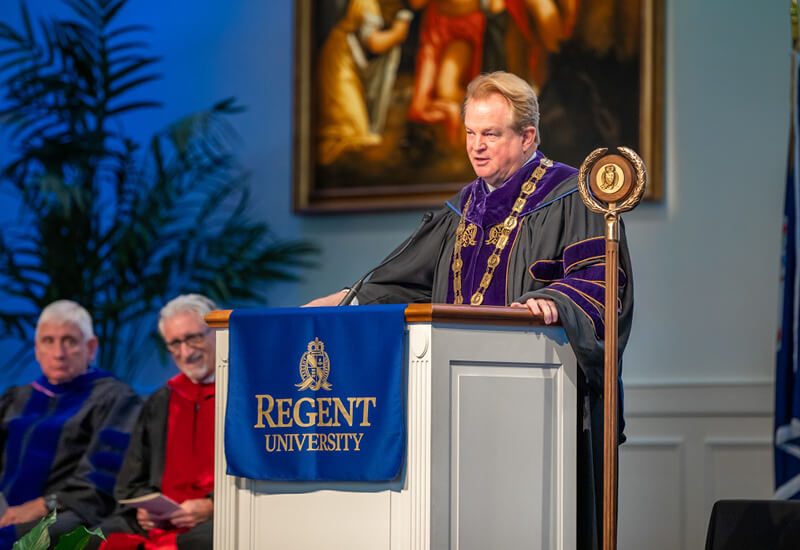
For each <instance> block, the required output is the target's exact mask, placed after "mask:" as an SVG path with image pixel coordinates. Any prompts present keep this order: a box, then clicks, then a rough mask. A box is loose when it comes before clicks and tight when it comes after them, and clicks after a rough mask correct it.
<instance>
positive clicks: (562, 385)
mask: <svg viewBox="0 0 800 550" xmlns="http://www.w3.org/2000/svg"><path fill="white" fill-rule="evenodd" d="M223 317H224V316H219V315H218V316H217V317H215V316H214V314H212V315H211V316H210V317H209V320H210V324H211V325H212V326H214V327H215V328H217V397H216V407H217V414H216V451H215V452H216V454H215V460H216V462H215V472H216V479H215V516H214V547H215V548H217V549H229V548H237V549H260V548H281V549H294V548H297V549H306V548H326V549H327V548H342V549H344V548H346V549H356V548H363V549H370V550H372V549H382V548H386V549H393V550H395V549H415V550H416V549H420V550H421V549H429V548H452V549H473V548H474V549H486V548H534V549H538V548H542V549H551V548H554V549H574V548H575V488H576V487H575V468H576V462H575V457H576V441H575V437H576V436H575V430H576V426H577V418H576V411H577V403H576V394H577V381H576V371H577V367H576V363H575V357H574V354H573V353H572V350H571V348H570V347H569V344H568V342H567V340H566V336H565V334H564V331H563V329H561V328H560V327H545V326H541V325H539V324H538V322H537V321H535V320H532V319H531V317H530V316H529V315H528V314H527V312H522V311H519V310H510V309H509V308H494V307H478V308H476V307H471V306H456V307H454V306H437V305H434V306H431V305H425V306H420V305H416V306H409V308H408V310H407V311H406V319H407V325H406V332H407V346H406V357H407V409H406V414H407V419H406V432H407V449H406V463H405V469H404V476H403V478H402V480H400V481H399V482H396V483H394V484H383V485H375V484H358V483H307V482H305V483H272V482H264V481H254V480H248V479H243V478H236V477H233V476H228V475H227V474H226V473H225V471H226V464H225V456H224V450H223V442H224V437H223V430H224V425H225V423H224V415H225V407H226V402H227V380H228V370H227V369H228V362H227V357H228V333H227V322H226V318H225V319H223ZM215 319H217V320H216V321H215ZM356 337H357V336H356Z"/></svg>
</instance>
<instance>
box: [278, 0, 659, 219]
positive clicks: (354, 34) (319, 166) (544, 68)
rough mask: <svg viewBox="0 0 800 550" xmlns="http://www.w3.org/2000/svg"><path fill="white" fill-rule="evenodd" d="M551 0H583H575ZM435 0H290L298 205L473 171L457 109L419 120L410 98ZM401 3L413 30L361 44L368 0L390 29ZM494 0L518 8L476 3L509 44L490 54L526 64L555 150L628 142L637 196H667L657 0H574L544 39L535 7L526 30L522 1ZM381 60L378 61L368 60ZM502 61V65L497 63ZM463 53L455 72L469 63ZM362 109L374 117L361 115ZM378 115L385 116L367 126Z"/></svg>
mask: <svg viewBox="0 0 800 550" xmlns="http://www.w3.org/2000/svg"><path fill="white" fill-rule="evenodd" d="M439 3H440V4H441V2H439ZM551 3H552V4H553V5H554V6H562V5H563V6H567V5H569V6H573V5H575V6H576V5H578V3H577V2H574V1H572V0H551ZM433 4H437V2H436V0H432V1H431V2H425V1H424V0H295V80H294V84H295V87H294V91H295V97H294V115H295V116H294V209H295V212H297V213H300V214H326V213H340V212H365V211H385V210H400V209H424V208H432V207H437V206H440V205H441V204H442V203H443V202H444V201H445V200H447V199H448V198H450V197H451V196H452V195H453V194H454V193H456V192H457V191H458V190H459V189H460V188H461V187H463V186H464V185H465V184H467V183H469V182H470V181H472V180H473V179H474V174H473V173H472V170H471V168H470V166H469V162H468V160H467V156H466V152H465V151H464V146H463V127H462V129H461V130H460V131H461V132H462V134H461V135H455V134H456V132H457V130H456V129H455V124H456V122H452V121H451V123H450V124H449V125H448V123H446V122H432V123H428V122H420V121H419V120H411V117H410V112H411V111H410V109H409V105H410V104H411V103H412V102H413V101H415V97H416V95H415V94H417V83H416V82H415V76H416V75H415V72H416V71H417V68H418V63H419V59H417V57H418V56H417V53H418V52H419V49H420V48H419V40H420V34H421V32H422V29H421V28H422V19H423V18H424V17H426V16H425V10H426V9H430V7H431V5H433ZM445 4H446V2H445ZM476 4H479V2H478V0H476ZM488 4H489V5H492V1H491V0H490V1H489V2H488ZM531 4H533V3H531ZM604 4H607V7H613V9H612V11H613V10H615V9H616V10H617V11H616V12H614V14H613V16H612V19H609V16H608V13H607V11H608V10H605V11H603V10H602V9H601V8H602V5H604ZM409 5H411V6H412V7H418V8H419V9H417V10H416V11H415V12H414V16H415V17H414V20H413V21H412V22H411V24H410V31H409V33H408V35H407V36H406V37H405V39H404V40H403V41H401V42H399V43H397V44H395V45H394V47H392V48H390V50H389V51H390V52H393V53H391V54H389V53H387V52H381V53H380V55H371V52H370V51H369V48H366V47H364V44H363V43H362V44H361V45H360V46H359V43H360V42H363V38H364V29H365V25H366V23H365V17H364V14H365V13H367V12H370V13H369V16H370V17H371V18H372V19H371V20H373V21H374V20H375V15H376V14H375V13H374V12H375V10H376V9H378V10H380V13H379V14H377V15H378V16H379V17H380V18H381V19H382V20H383V21H386V22H388V23H386V24H383V26H381V21H380V19H378V20H377V23H376V26H373V27H372V28H373V29H378V30H384V31H385V30H387V29H391V28H392V23H393V22H394V21H395V20H396V19H398V18H402V17H403V16H402V15H400V16H398V13H399V11H400V10H402V9H404V8H407V7H408V6H409ZM484 5H485V3H484ZM500 5H503V6H506V7H505V8H504V9H505V10H506V11H507V12H509V13H510V11H511V7H512V6H516V7H517V13H516V16H517V19H514V20H513V21H512V17H511V15H509V13H506V12H503V11H500V12H498V13H497V14H489V15H486V14H484V16H485V21H486V23H485V27H484V33H488V32H489V29H491V30H492V32H493V35H492V36H494V37H495V39H494V42H493V44H495V45H498V44H499V46H498V47H496V48H495V50H496V51H503V52H504V55H505V57H502V56H501V57H497V56H495V58H497V59H500V60H501V61H499V62H496V61H495V62H494V63H495V66H494V67H491V66H490V67H488V68H489V69H493V68H500V69H508V68H510V66H511V67H513V66H514V63H516V66H517V67H520V68H521V69H520V70H519V71H514V72H517V73H518V74H521V73H524V74H521V76H523V77H524V78H526V79H527V80H528V81H529V82H532V83H533V84H534V88H537V91H539V92H540V102H541V113H542V119H541V123H540V129H541V135H542V145H541V147H542V149H543V150H544V151H545V152H546V153H547V154H548V156H550V157H551V158H553V159H554V160H558V161H562V162H566V163H568V164H572V165H574V166H576V167H577V166H579V165H580V163H581V161H582V160H583V158H584V157H585V156H586V155H588V154H589V153H590V152H591V151H592V150H593V149H594V148H595V147H601V146H603V147H609V148H613V147H616V146H618V145H625V146H628V147H631V148H632V149H634V150H635V151H637V152H638V153H639V154H640V155H641V157H642V158H643V160H644V162H645V164H646V165H647V170H648V188H647V191H646V193H645V200H650V201H658V200H662V198H663V134H664V102H663V94H664V0H624V1H622V2H611V0H605V1H603V0H599V1H597V2H591V3H580V5H581V8H580V9H585V10H587V11H586V12H581V11H579V10H578V11H575V13H572V14H571V16H570V17H571V22H570V21H567V22H564V21H562V28H561V31H562V32H563V33H564V34H566V31H563V27H566V26H567V24H568V23H569V24H571V27H570V28H571V30H570V31H569V32H571V33H572V34H571V35H570V37H569V38H566V39H564V40H561V41H560V42H556V43H555V44H554V42H553V41H552V40H550V43H549V44H547V43H546V42H547V37H544V38H542V39H541V40H540V39H538V38H537V35H536V34H535V33H536V31H537V30H538V28H537V23H536V20H535V18H534V17H533V16H532V15H530V14H528V16H527V20H528V24H529V27H528V29H527V30H528V34H527V35H526V34H524V33H523V32H521V29H522V27H524V19H525V17H524V16H520V13H519V9H521V8H519V6H525V5H528V4H526V3H525V0H504V1H501V2H500ZM420 6H421V7H420ZM585 6H600V8H597V9H599V10H600V11H599V12H598V13H600V14H601V15H602V16H600V15H598V16H597V17H595V16H593V15H592V14H591V13H590V12H589V11H588V10H589V9H590V8H586V7H585ZM619 6H623V7H622V8H620V7H619ZM591 9H595V8H591ZM357 10H362V12H363V13H356V11H357ZM504 13H505V17H506V23H505V25H506V26H505V29H506V31H505V34H504V35H503V34H502V33H501V34H498V31H497V29H498V28H500V29H501V30H502V28H503V27H501V26H499V25H498V24H495V23H496V22H495V20H493V19H491V17H495V16H498V17H502V16H503V14H504ZM406 15H408V13H406ZM520 17H522V18H520ZM517 22H520V23H521V24H518V23H517ZM490 23H491V24H492V25H494V26H493V27H491V26H490ZM637 25H638V27H637ZM366 28H367V30H369V27H366ZM609 29H611V30H609ZM514 32H516V35H514ZM542 34H544V33H542ZM498 36H499V37H500V38H497V37H498ZM520 36H521V38H520ZM490 38H491V37H490V36H488V34H484V36H483V38H482V42H481V43H482V44H483V48H482V52H481V53H482V56H481V63H482V66H481V67H480V70H481V71H485V70H487V65H491V63H492V59H495V58H492V57H491V55H489V53H486V52H490V51H491V50H490V49H489V46H490V45H491V44H490ZM514 38H516V42H515V41H514V40H513V39H514ZM537 41H538V42H537ZM520 44H521V46H519V45H520ZM537 44H538V46H537ZM515 47H516V49H515ZM536 47H538V50H536ZM503 48H505V50H503ZM359 49H361V50H362V51H361V53H359ZM472 51H477V48H473V50H472ZM515 51H516V52H517V53H516V54H514V52H515ZM536 51H539V53H540V55H539V56H536V55H535V52H536ZM519 52H522V53H519ZM362 54H363V55H362ZM521 56H522V57H521ZM389 57H391V59H389V60H387V58H389ZM464 59H467V58H464ZM471 59H472V61H474V58H471ZM379 63H381V64H382V65H381V66H380V68H379V69H377V70H373V67H375V66H378V64H379ZM503 63H505V64H506V65H508V66H506V67H503V66H497V65H502V64H503ZM467 65H469V63H467V64H466V65H465V70H464V72H468V68H472V67H473V65H470V66H469V67H467ZM371 70H372V71H373V73H372V75H371V76H370V73H369V71H371ZM381 71H382V72H381ZM376 74H377V75H378V77H376V76H375V75H376ZM543 75H544V76H543ZM376 78H377V80H376ZM369 79H371V80H369ZM537 79H538V80H539V81H540V82H541V83H542V85H538V84H537V82H536V81H537ZM466 80H468V78H461V80H460V81H459V82H458V84H459V85H461V86H463V84H464V83H465V82H466ZM375 82H378V83H379V84H378V86H377V87H376V86H375V85H373V84H374V83H375ZM387 83H388V84H387ZM359 86H361V88H360V89H359ZM368 86H369V88H368ZM375 89H378V90H379V91H378V92H377V93H375V92H374V90H375ZM443 89H447V88H446V86H443ZM451 89H452V87H451ZM370 93H371V94H372V95H371V96H370V95H369V94H370ZM451 95H452V94H451ZM376 97H377V98H378V99H377V100H376V99H375V98H376ZM370 101H371V102H370ZM362 103H363V105H362ZM453 104H455V103H454V102H451V111H452V110H453V107H452V105H453ZM353 106H355V107H358V109H356V110H357V111H358V112H359V113H360V114H359V116H360V118H359V120H360V121H361V122H360V124H361V126H362V127H361V129H360V130H358V129H356V130H354V129H353V127H354V126H358V125H357V124H353V123H352V122H351V121H350V122H348V119H347V117H348V116H349V115H348V114H347V113H342V111H343V110H348V109H350V108H351V107H353ZM375 106H377V108H376V107H375ZM381 108H382V109H383V110H382V111H381V110H380V109H381ZM337 109H338V110H339V111H337ZM375 113H378V114H377V115H375ZM357 114H358V113H357ZM364 114H366V115H367V120H366V123H368V124H369V130H364V128H363V126H364V124H365V123H364V120H363V118H364ZM373 116H374V118H370V117H373ZM455 116H456V115H452V116H451V119H453V120H454V117H455ZM378 119H381V120H383V127H382V129H379V131H375V130H374V128H373V125H374V123H375V121H376V120H378ZM331 121H333V122H331ZM342 121H344V122H342ZM459 123H460V121H459ZM367 134H368V135H367ZM376 136H377V137H376ZM459 140H461V141H460V143H459ZM631 141H635V142H636V143H631Z"/></svg>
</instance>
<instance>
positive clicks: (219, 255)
mask: <svg viewBox="0 0 800 550" xmlns="http://www.w3.org/2000/svg"><path fill="white" fill-rule="evenodd" d="M64 3H65V4H66V5H67V6H69V8H70V11H71V15H70V16H69V17H66V18H57V17H50V18H46V19H42V20H39V21H37V22H36V23H35V24H34V22H32V20H31V17H30V13H29V11H28V10H27V8H26V6H25V4H23V3H21V4H20V9H21V14H22V21H23V24H22V28H21V29H19V30H16V29H13V28H11V26H9V25H7V24H0V83H1V84H0V86H2V97H1V98H0V125H2V128H3V129H4V130H5V131H6V132H7V134H8V136H9V138H10V143H11V146H12V148H13V150H14V156H13V158H12V160H10V161H9V162H6V163H4V164H1V165H0V170H1V171H0V190H2V191H3V192H4V193H5V194H7V195H10V196H11V197H12V200H14V201H16V203H17V204H18V211H17V216H16V220H15V222H14V223H13V224H10V225H9V226H6V227H0V292H2V293H4V294H5V295H6V299H4V300H3V301H2V302H0V338H5V339H13V340H14V342H16V345H18V351H17V353H15V354H13V355H12V356H10V357H9V358H8V360H7V364H6V365H5V368H8V367H9V366H12V365H18V364H25V363H26V361H28V362H29V361H30V356H29V354H30V353H31V349H32V346H31V345H30V342H31V340H32V333H33V328H34V324H35V320H36V315H37V312H38V311H39V310H40V309H41V308H42V307H43V306H44V305H46V304H47V303H49V302H51V301H53V300H56V299H60V298H70V299H74V300H76V301H77V302H79V303H81V304H82V305H84V306H85V307H86V308H87V309H88V310H89V311H90V312H91V313H92V314H93V316H94V320H95V326H96V331H97V334H98V337H99V338H100V341H101V348H100V350H101V351H100V355H99V363H100V365H102V366H103V368H105V369H108V370H112V371H114V372H116V373H117V374H118V375H120V376H121V377H123V378H128V379H130V378H131V377H132V376H133V375H134V374H135V369H136V365H137V364H138V361H137V360H135V359H134V358H133V357H132V356H131V352H133V351H136V350H140V349H143V348H148V349H151V346H143V345H142V344H144V343H147V342H146V341H148V340H149V339H153V338H155V339H157V335H156V334H155V333H154V331H153V329H152V325H153V323H152V315H153V311H157V309H158V308H159V307H160V306H161V305H163V304H164V303H165V301H166V300H168V299H169V298H171V297H172V296H174V295H176V294H179V293H181V292H187V291H193V292H201V293H203V294H206V295H208V296H209V297H211V298H214V299H216V300H218V301H219V302H220V303H224V304H226V305H233V304H247V303H256V302H259V301H263V289H264V287H265V283H267V282H269V281H274V280H292V279H295V278H296V276H297V271H298V268H302V267H307V266H309V265H310V263H309V262H310V258H311V257H312V256H313V254H314V253H315V248H314V247H313V246H312V245H310V244H309V243H307V242H302V241H282V240H278V239H276V238H275V236H274V235H273V234H272V233H271V231H270V230H269V228H268V227H267V225H265V224H264V223H257V222H254V221H251V220H249V219H248V218H247V215H246V206H247V204H248V188H247V186H246V185H245V179H246V173H245V172H244V171H243V170H242V169H241V168H240V167H239V166H238V165H237V163H236V160H235V157H234V154H233V148H234V146H235V144H236V139H235V135H234V133H233V131H232V128H231V126H230V124H229V123H228V122H227V117H228V116H230V115H232V114H234V113H237V112H240V111H241V108H240V107H239V106H238V105H237V104H236V103H235V101H234V100H233V99H227V100H224V101H221V102H219V103H217V104H216V105H214V106H212V107H211V108H210V109H208V110H206V111H203V112H199V113H195V114H192V115H190V116H187V117H185V118H182V119H180V120H178V121H177V122H175V123H173V124H171V125H170V126H169V127H167V128H166V129H164V130H162V131H160V132H158V133H157V134H156V135H154V136H153V137H152V138H151V139H150V141H149V143H148V144H147V146H146V147H142V146H140V145H139V144H138V143H136V142H135V141H134V140H133V139H131V138H130V137H129V136H128V135H126V133H125V131H124V129H123V128H122V123H121V117H122V116H123V115H126V114H130V113H132V112H136V111H139V110H141V109H148V108H154V107H158V106H159V103H158V102H156V101H152V100H141V99H130V97H131V95H133V94H132V92H134V91H137V90H138V89H139V88H140V87H141V86H143V85H144V84H146V83H148V82H150V81H152V80H154V79H157V78H158V75H157V74H156V73H155V72H154V65H155V64H156V63H157V61H158V58H157V57H155V56H152V55H148V54H147V53H146V47H147V44H146V43H145V42H143V41H142V40H141V38H140V36H141V33H142V31H143V30H145V29H146V27H143V26H141V25H119V24H117V23H116V19H117V16H118V14H119V12H120V10H121V9H122V8H123V7H124V5H125V4H126V3H127V0H64ZM256 289H260V290H256ZM145 327H146V328H145ZM162 357H163V355H162ZM4 371H5V369H4Z"/></svg>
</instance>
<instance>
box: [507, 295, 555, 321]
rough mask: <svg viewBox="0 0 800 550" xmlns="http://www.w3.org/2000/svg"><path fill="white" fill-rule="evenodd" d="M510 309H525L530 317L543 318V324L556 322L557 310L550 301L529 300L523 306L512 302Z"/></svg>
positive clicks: (541, 299)
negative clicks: (529, 313)
mask: <svg viewBox="0 0 800 550" xmlns="http://www.w3.org/2000/svg"><path fill="white" fill-rule="evenodd" d="M511 307H526V308H528V310H529V311H530V312H531V315H534V316H536V317H544V324H546V325H549V324H551V323H555V322H556V321H558V310H557V309H556V304H555V302H553V301H552V300H545V299H544V298H530V299H529V300H527V301H526V302H525V303H524V304H520V303H519V302H514V303H513V304H511Z"/></svg>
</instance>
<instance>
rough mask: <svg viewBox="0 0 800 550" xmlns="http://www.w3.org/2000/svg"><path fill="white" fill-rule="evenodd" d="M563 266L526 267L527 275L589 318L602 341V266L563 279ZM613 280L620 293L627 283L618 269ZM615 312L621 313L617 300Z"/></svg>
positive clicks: (550, 263)
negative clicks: (562, 297) (560, 295)
mask: <svg viewBox="0 0 800 550" xmlns="http://www.w3.org/2000/svg"><path fill="white" fill-rule="evenodd" d="M565 256H566V253H565ZM563 265H564V263H563V262H562V261H561V260H540V261H538V262H536V263H534V264H533V265H532V266H531V267H530V269H529V272H530V274H531V277H533V278H534V279H536V280H538V281H543V282H549V283H550V284H549V285H548V286H547V287H546V288H548V289H549V290H552V291H554V292H558V293H560V294H563V295H564V296H566V297H567V298H569V299H570V300H572V301H573V302H574V303H575V305H577V306H578V307H579V308H580V309H581V310H582V311H583V313H584V314H586V316H587V317H589V319H590V320H591V322H592V324H593V325H594V329H595V334H596V335H597V338H598V339H601V340H602V339H603V335H604V333H605V317H604V315H605V292H606V285H605V280H606V264H605V262H604V263H599V264H592V265H589V266H586V267H584V268H583V269H577V270H573V271H572V272H571V273H569V274H568V275H566V276H564V268H563ZM617 277H618V286H619V288H620V290H621V289H622V288H624V286H625V284H626V282H627V277H626V275H625V272H624V271H623V270H622V268H618V272H617ZM617 310H618V311H622V300H620V299H619V298H617Z"/></svg>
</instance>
